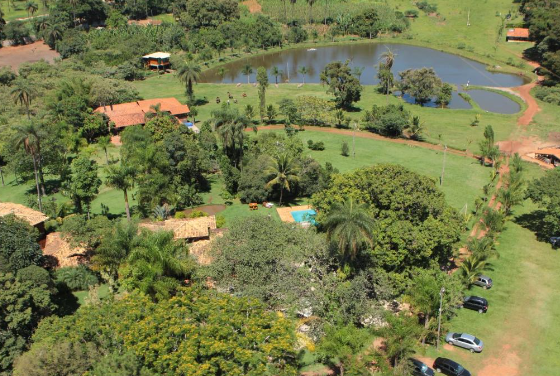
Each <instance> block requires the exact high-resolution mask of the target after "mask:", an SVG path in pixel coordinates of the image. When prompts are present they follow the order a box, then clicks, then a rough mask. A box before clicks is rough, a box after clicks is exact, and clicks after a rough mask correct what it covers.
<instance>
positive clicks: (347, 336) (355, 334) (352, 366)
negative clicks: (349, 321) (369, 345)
mask: <svg viewBox="0 0 560 376" xmlns="http://www.w3.org/2000/svg"><path fill="white" fill-rule="evenodd" d="M369 338H370V335H369V333H368V331H367V330H366V329H358V328H356V327H355V326H354V325H346V326H339V327H336V326H331V325H329V326H327V327H326V328H325V336H324V337H323V338H322V339H321V342H319V344H318V347H317V353H318V354H319V358H320V359H321V360H322V361H323V362H325V363H326V364H328V365H329V366H330V367H332V368H335V369H338V371H339V372H338V374H340V376H344V375H345V372H348V374H350V375H356V376H357V375H364V376H365V375H368V374H369V372H368V371H367V360H368V359H367V356H366V355H365V354H362V353H361V352H362V351H363V350H364V346H365V344H366V342H367V341H368V339H369Z"/></svg>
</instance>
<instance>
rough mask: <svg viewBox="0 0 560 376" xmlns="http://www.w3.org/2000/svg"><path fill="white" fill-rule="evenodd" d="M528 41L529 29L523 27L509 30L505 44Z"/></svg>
mask: <svg viewBox="0 0 560 376" xmlns="http://www.w3.org/2000/svg"><path fill="white" fill-rule="evenodd" d="M529 40H530V39H529V29H527V28H524V27H516V28H514V29H509V30H508V32H507V34H506V42H528V41H529Z"/></svg>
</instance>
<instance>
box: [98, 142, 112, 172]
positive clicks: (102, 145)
mask: <svg viewBox="0 0 560 376" xmlns="http://www.w3.org/2000/svg"><path fill="white" fill-rule="evenodd" d="M97 146H99V147H100V148H101V149H102V150H103V151H104V152H105V160H106V161H107V165H108V164H109V153H108V152H107V150H108V149H109V146H111V136H110V135H107V136H101V137H99V138H98V139H97Z"/></svg>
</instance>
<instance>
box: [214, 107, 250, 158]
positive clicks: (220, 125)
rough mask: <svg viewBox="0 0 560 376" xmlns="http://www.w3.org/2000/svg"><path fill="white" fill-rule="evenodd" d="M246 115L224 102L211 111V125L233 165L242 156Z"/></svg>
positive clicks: (246, 123)
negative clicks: (217, 108)
mask: <svg viewBox="0 0 560 376" xmlns="http://www.w3.org/2000/svg"><path fill="white" fill-rule="evenodd" d="M250 123H251V122H250V120H249V119H248V118H247V116H244V115H241V114H240V113H239V111H238V110H237V108H233V107H230V106H228V105H227V104H224V105H223V106H222V107H221V108H220V109H219V110H216V111H212V125H213V128H214V130H215V131H217V132H218V136H219V137H220V139H221V140H222V145H223V148H224V151H225V154H226V155H227V157H228V158H229V159H230V161H231V162H232V163H233V165H234V166H235V167H237V166H238V165H239V163H240V162H241V157H242V156H243V143H244V140H245V128H247V127H248V126H249V125H250Z"/></svg>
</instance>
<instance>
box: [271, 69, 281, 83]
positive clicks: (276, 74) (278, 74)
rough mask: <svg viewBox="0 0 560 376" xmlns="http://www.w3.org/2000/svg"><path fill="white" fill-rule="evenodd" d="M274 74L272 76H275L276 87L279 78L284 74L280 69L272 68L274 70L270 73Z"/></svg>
mask: <svg viewBox="0 0 560 376" xmlns="http://www.w3.org/2000/svg"><path fill="white" fill-rule="evenodd" d="M270 72H271V73H272V75H273V76H274V79H275V82H276V85H278V76H282V74H283V73H284V72H282V70H280V69H278V67H272V70H271V71H270Z"/></svg>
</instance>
